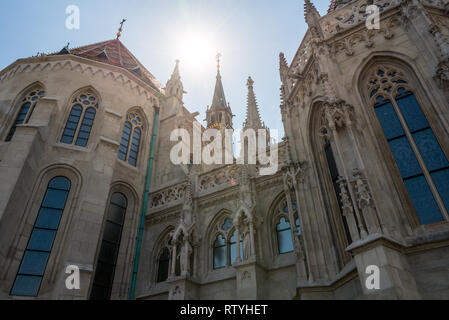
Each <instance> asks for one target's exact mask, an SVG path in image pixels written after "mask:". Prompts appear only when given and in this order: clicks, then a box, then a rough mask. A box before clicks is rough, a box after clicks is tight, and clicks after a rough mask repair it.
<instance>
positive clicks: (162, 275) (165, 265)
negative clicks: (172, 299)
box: [157, 248, 170, 283]
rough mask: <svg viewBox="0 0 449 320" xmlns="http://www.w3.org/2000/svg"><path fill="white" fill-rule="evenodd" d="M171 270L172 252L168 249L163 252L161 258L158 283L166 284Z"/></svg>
mask: <svg viewBox="0 0 449 320" xmlns="http://www.w3.org/2000/svg"><path fill="white" fill-rule="evenodd" d="M169 268H170V251H169V250H168V248H164V249H163V250H162V253H161V255H160V256H159V264H158V271H157V282H158V283H159V282H164V281H166V280H167V279H168V272H169Z"/></svg>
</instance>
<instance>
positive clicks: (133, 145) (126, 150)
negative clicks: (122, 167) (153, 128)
mask: <svg viewBox="0 0 449 320" xmlns="http://www.w3.org/2000/svg"><path fill="white" fill-rule="evenodd" d="M142 132H143V122H142V116H141V115H140V114H139V113H138V112H131V113H129V114H128V116H127V120H126V122H125V124H124V126H123V133H122V140H121V142H120V147H119V151H118V158H119V159H120V160H122V161H127V162H128V163H129V164H130V165H132V166H134V167H135V166H137V159H138V156H139V150H140V144H141V139H142Z"/></svg>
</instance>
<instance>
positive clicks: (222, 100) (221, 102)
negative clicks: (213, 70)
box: [211, 53, 228, 109]
mask: <svg viewBox="0 0 449 320" xmlns="http://www.w3.org/2000/svg"><path fill="white" fill-rule="evenodd" d="M220 58H221V54H220V53H218V54H217V81H216V83H215V91H214V98H213V100H212V105H211V109H221V108H227V107H228V105H227V103H226V97H225V94H224V89H223V83H222V82H221V74H220Z"/></svg>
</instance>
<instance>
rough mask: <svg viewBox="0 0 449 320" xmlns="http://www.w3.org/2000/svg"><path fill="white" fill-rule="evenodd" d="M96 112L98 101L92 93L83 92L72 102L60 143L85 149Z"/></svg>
mask: <svg viewBox="0 0 449 320" xmlns="http://www.w3.org/2000/svg"><path fill="white" fill-rule="evenodd" d="M97 110H98V99H97V97H96V96H95V95H94V94H93V93H92V92H84V93H81V94H79V95H77V96H76V97H75V98H74V99H73V100H72V108H71V111H70V114H69V117H68V119H67V122H66V125H65V128H64V132H63V134H62V137H61V142H62V143H66V144H73V143H75V145H77V146H80V147H86V146H87V143H88V142H89V137H90V134H91V131H92V126H93V125H94V121H95V116H96V114H97Z"/></svg>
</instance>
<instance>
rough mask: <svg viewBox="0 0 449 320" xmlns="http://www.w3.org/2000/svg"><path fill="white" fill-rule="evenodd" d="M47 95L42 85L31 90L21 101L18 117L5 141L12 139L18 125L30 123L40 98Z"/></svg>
mask: <svg viewBox="0 0 449 320" xmlns="http://www.w3.org/2000/svg"><path fill="white" fill-rule="evenodd" d="M44 96H45V91H44V90H43V89H42V88H41V87H37V88H34V89H31V90H29V91H28V92H27V93H26V94H25V96H24V97H23V99H22V100H21V101H20V110H19V113H18V114H17V116H16V119H15V121H14V123H13V125H12V126H11V129H9V132H8V135H7V136H6V139H5V141H6V142H9V141H11V140H12V137H13V136H14V133H15V132H16V129H17V126H18V125H21V124H25V123H28V121H29V120H30V118H31V115H32V114H33V111H34V108H35V107H36V104H37V102H38V101H39V99H40V98H42V97H44Z"/></svg>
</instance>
